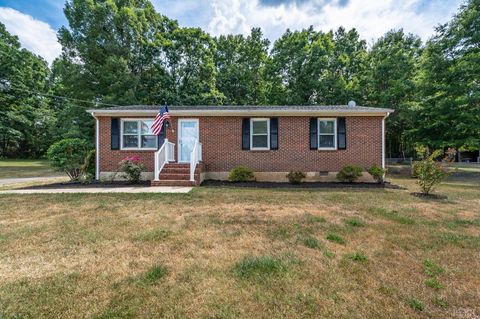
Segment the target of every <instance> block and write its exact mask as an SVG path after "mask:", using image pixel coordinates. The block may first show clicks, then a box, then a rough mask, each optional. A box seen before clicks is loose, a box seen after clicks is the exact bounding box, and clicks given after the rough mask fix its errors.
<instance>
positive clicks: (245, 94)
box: [215, 28, 270, 105]
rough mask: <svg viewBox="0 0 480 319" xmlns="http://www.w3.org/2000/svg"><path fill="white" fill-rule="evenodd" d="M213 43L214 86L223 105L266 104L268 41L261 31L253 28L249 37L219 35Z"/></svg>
mask: <svg viewBox="0 0 480 319" xmlns="http://www.w3.org/2000/svg"><path fill="white" fill-rule="evenodd" d="M215 42H216V45H217V48H216V54H215V66H216V70H217V81H216V83H217V88H218V90H219V91H220V92H222V94H223V95H224V96H225V103H226V104H232V105H245V104H250V105H259V104H265V102H266V101H265V90H266V86H267V82H266V79H265V66H266V63H267V61H268V46H269V44H270V41H268V40H267V39H264V38H263V35H262V31H261V30H260V29H259V28H253V29H252V31H251V33H250V35H249V36H248V37H244V36H243V35H227V36H224V35H222V36H220V37H218V38H216V39H215Z"/></svg>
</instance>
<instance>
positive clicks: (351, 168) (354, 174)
mask: <svg viewBox="0 0 480 319" xmlns="http://www.w3.org/2000/svg"><path fill="white" fill-rule="evenodd" d="M362 172H363V168H361V167H360V166H357V165H347V166H344V167H343V168H342V169H341V170H340V172H338V173H337V179H338V180H339V181H340V182H344V183H353V182H355V181H356V180H357V179H358V178H359V177H360V176H362Z"/></svg>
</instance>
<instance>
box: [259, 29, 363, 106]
mask: <svg viewBox="0 0 480 319" xmlns="http://www.w3.org/2000/svg"><path fill="white" fill-rule="evenodd" d="M365 58H366V45H365V41H363V40H360V38H359V35H358V33H357V31H356V30H355V29H352V30H350V31H348V32H346V31H345V29H343V28H340V29H338V30H337V31H336V32H335V33H333V32H329V33H323V32H316V31H314V29H313V27H310V28H309V29H304V30H302V31H293V32H292V31H290V30H287V32H285V33H284V34H283V35H282V36H281V37H280V38H279V39H278V40H277V41H275V43H274V46H273V49H272V52H271V61H270V63H269V65H268V75H269V80H270V83H269V86H270V90H269V95H268V97H269V101H270V102H273V103H277V104H346V103H347V102H348V101H349V100H350V99H352V98H353V99H355V98H360V97H361V93H360V92H361V87H360V85H359V83H360V79H359V74H360V70H362V69H363V68H364V67H365V62H364V61H365Z"/></svg>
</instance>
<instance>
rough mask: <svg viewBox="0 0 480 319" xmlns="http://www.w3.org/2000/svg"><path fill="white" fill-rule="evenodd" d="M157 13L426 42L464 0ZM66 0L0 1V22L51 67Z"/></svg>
mask: <svg viewBox="0 0 480 319" xmlns="http://www.w3.org/2000/svg"><path fill="white" fill-rule="evenodd" d="M151 1H152V3H153V4H154V6H155V8H156V10H157V11H158V12H160V13H161V14H163V15H166V16H168V17H169V18H172V19H176V20H178V22H179V23H180V25H181V26H188V27H201V28H202V29H203V30H206V31H207V32H209V33H210V34H212V35H214V36H216V35H220V34H237V33H242V34H248V33H249V32H250V29H251V28H252V27H261V28H262V31H263V32H264V34H265V36H266V37H267V38H269V39H270V40H271V41H272V42H273V41H275V40H276V39H277V38H278V37H280V36H281V35H282V33H284V32H285V30H286V29H287V28H289V29H291V30H300V29H302V28H307V27H308V26H310V25H313V26H314V28H315V29H316V30H322V31H329V30H331V29H337V28H338V27H340V26H344V27H345V28H347V29H350V28H356V29H357V30H358V32H359V33H360V36H361V37H362V38H363V39H365V40H367V43H372V42H373V41H374V40H375V39H378V38H379V37H381V36H382V35H383V34H384V33H385V32H387V31H389V30H391V29H399V28H403V29H404V30H405V31H406V32H411V33H414V34H417V35H419V36H420V37H421V38H422V39H423V40H424V41H425V40H427V39H428V38H429V37H430V36H431V35H432V34H433V32H434V28H435V26H437V25H439V24H443V23H445V22H447V21H448V20H449V19H450V18H451V17H452V16H453V14H454V13H455V12H456V11H457V9H458V8H459V6H460V5H461V4H462V3H463V0H151ZM64 3H65V1H64V0H0V22H2V23H3V24H5V26H6V28H7V30H8V31H9V32H10V33H12V34H15V35H17V36H18V37H19V40H20V43H21V44H22V46H23V47H25V48H27V49H29V50H31V51H33V52H35V53H36V54H38V55H40V56H42V57H44V58H45V59H46V60H47V61H48V62H49V63H51V62H52V61H53V60H54V59H55V58H56V57H57V56H58V55H60V53H61V46H60V45H59V44H58V42H57V37H56V32H57V30H58V29H59V28H60V27H61V26H62V25H68V23H67V21H66V19H65V16H64V14H63V6H64Z"/></svg>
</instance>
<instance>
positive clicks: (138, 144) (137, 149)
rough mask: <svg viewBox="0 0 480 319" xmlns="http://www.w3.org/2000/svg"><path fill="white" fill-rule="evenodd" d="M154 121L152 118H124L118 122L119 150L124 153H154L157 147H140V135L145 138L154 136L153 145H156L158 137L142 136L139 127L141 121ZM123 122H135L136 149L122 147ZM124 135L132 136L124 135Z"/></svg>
mask: <svg viewBox="0 0 480 319" xmlns="http://www.w3.org/2000/svg"><path fill="white" fill-rule="evenodd" d="M153 120H155V119H154V118H142V119H139V118H125V119H121V120H120V150H125V151H130V150H136V151H156V150H157V147H141V143H142V135H145V136H155V145H158V136H156V135H154V134H142V130H141V127H140V123H141V122H142V121H153ZM124 122H137V131H138V133H137V137H138V142H137V147H123V135H124V134H123V123H124ZM126 135H134V134H126Z"/></svg>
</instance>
